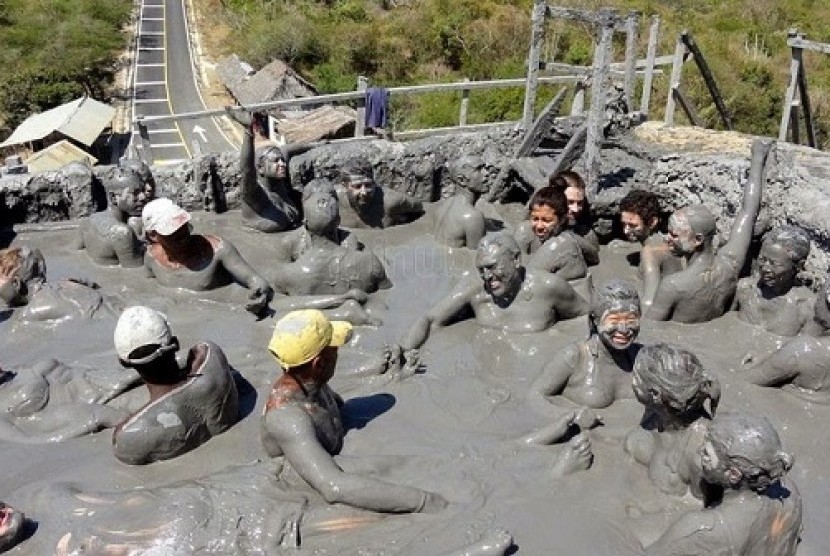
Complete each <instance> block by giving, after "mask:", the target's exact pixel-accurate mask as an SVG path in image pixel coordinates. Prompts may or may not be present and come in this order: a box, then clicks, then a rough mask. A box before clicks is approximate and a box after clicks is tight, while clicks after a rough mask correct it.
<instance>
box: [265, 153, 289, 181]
mask: <svg viewBox="0 0 830 556" xmlns="http://www.w3.org/2000/svg"><path fill="white" fill-rule="evenodd" d="M259 165H260V166H259V172H260V174H262V175H263V176H265V177H266V178H274V179H280V180H281V179H285V176H286V173H287V167H288V165H287V164H286V162H285V159H284V158H283V157H282V153H281V152H280V151H279V149H275V148H271V149H269V150H268V151H266V153H265V154H264V155H262V158H261V159H260V162H259Z"/></svg>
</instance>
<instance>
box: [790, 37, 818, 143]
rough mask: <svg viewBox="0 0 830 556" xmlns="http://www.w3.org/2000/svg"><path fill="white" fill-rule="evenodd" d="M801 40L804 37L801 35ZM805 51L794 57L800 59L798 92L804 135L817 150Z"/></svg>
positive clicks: (799, 51) (800, 50) (800, 51)
mask: <svg viewBox="0 0 830 556" xmlns="http://www.w3.org/2000/svg"><path fill="white" fill-rule="evenodd" d="M798 38H799V39H803V38H804V35H801V34H799V35H798ZM803 54H804V51H803V50H802V49H801V48H799V49H798V52H797V53H796V52H794V53H793V55H794V56H797V57H798V92H799V93H801V95H800V99H801V113H802V114H803V115H804V133H806V134H807V144H808V145H810V146H811V147H813V148H814V149H815V148H816V132H815V129H813V110H812V108H811V107H810V95H809V93H808V92H807V69H806V68H805V67H804V59H803V57H802V56H803Z"/></svg>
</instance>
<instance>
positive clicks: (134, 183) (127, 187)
mask: <svg viewBox="0 0 830 556" xmlns="http://www.w3.org/2000/svg"><path fill="white" fill-rule="evenodd" d="M105 187H106V190H107V197H108V198H107V201H108V204H109V208H108V209H107V210H104V211H101V212H96V213H94V214H92V215H90V216H89V218H86V219H84V220H83V221H82V222H81V226H80V229H79V234H78V242H77V244H76V247H77V248H78V249H84V248H86V252H87V254H88V255H89V256H90V258H91V259H92V260H93V261H94V262H96V263H97V264H102V265H121V266H122V267H124V268H128V267H138V266H141V265H142V264H143V261H144V246H143V244H142V242H141V241H140V240H139V238H138V237H137V236H136V232H135V230H134V229H133V228H132V227H130V225H129V223H128V221H129V219H130V218H132V217H140V216H141V210H142V209H143V208H144V205H145V204H146V203H147V202H149V201H151V200H152V199H153V197H154V196H155V189H154V187H153V185H152V184H149V183H145V182H143V181H142V180H141V178H140V174H139V173H138V172H134V171H132V170H128V169H123V168H119V169H117V170H116V172H115V176H114V177H113V178H112V180H110V181H108V182H107V183H106V184H105Z"/></svg>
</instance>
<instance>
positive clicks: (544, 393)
mask: <svg viewBox="0 0 830 556" xmlns="http://www.w3.org/2000/svg"><path fill="white" fill-rule="evenodd" d="M579 345H580V344H571V345H569V346H568V347H567V348H566V349H565V352H564V353H563V354H562V355H561V356H560V357H556V358H554V359H551V360H550V362H549V363H548V364H547V365H545V366H544V368H543V369H542V374H540V375H539V377H538V378H537V379H536V380H534V381H533V384H532V385H531V387H530V392H529V394H528V397H527V403H528V405H529V406H530V408H531V409H533V410H534V411H535V412H537V413H539V414H541V415H547V416H550V415H552V414H553V415H555V416H557V417H558V416H560V415H561V414H562V411H561V408H557V407H556V406H554V405H552V404H551V403H550V401H549V400H548V398H549V397H551V396H557V395H560V394H562V392H563V391H564V390H565V387H566V386H567V385H568V380H570V378H571V375H572V374H573V373H574V369H575V368H576V366H577V364H578V359H579Z"/></svg>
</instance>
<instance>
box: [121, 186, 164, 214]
mask: <svg viewBox="0 0 830 556" xmlns="http://www.w3.org/2000/svg"><path fill="white" fill-rule="evenodd" d="M154 198H155V187H153V185H152V184H149V183H146V184H143V185H139V186H137V187H125V188H124V189H123V190H122V191H121V195H119V196H118V199H117V203H118V209H119V210H121V211H122V212H124V213H126V214H128V215H130V216H137V217H141V210H142V209H143V208H144V205H146V204H147V203H149V202H150V201H152V200H153V199H154Z"/></svg>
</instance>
